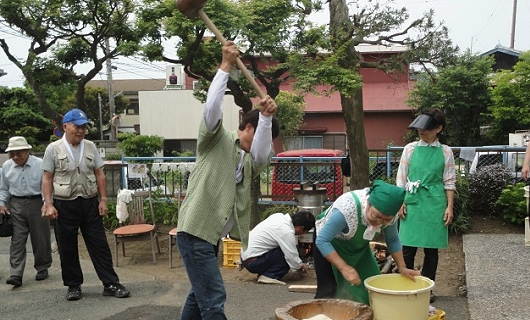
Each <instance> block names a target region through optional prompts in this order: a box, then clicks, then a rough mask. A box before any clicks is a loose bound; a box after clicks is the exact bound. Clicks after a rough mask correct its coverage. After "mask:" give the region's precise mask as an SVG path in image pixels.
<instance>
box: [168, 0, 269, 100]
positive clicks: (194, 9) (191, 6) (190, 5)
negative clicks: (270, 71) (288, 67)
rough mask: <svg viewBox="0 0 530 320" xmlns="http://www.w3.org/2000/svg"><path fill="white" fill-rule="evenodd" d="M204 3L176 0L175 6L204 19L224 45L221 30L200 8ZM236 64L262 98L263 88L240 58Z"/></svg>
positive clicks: (224, 40)
mask: <svg viewBox="0 0 530 320" xmlns="http://www.w3.org/2000/svg"><path fill="white" fill-rule="evenodd" d="M205 4H206V0H177V8H178V9H179V11H180V12H182V14H184V15H185V16H186V17H188V18H190V19H192V18H195V17H197V16H198V17H199V18H201V19H202V21H204V23H205V24H206V26H207V27H208V29H210V30H211V31H212V32H213V34H214V35H215V37H216V38H217V40H218V41H219V42H221V44H222V45H225V44H226V42H227V41H226V39H225V38H224V37H223V35H222V34H221V32H219V30H218V29H217V27H216V26H215V25H214V24H213V22H212V20H210V18H208V16H207V15H206V13H205V12H204V10H202V8H203V7H204V5H205ZM236 65H237V67H238V68H239V70H241V72H243V75H244V76H245V78H247V80H248V82H249V83H250V85H251V86H252V88H254V90H255V91H256V93H257V94H258V96H259V97H260V98H264V97H265V93H264V92H263V90H261V87H260V86H259V85H258V83H257V82H256V80H254V77H252V75H251V74H250V72H249V71H248V69H247V67H246V66H245V65H244V64H243V62H242V61H241V59H239V58H237V60H236Z"/></svg>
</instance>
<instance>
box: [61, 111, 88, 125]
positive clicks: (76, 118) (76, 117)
mask: <svg viewBox="0 0 530 320" xmlns="http://www.w3.org/2000/svg"><path fill="white" fill-rule="evenodd" d="M68 122H73V123H74V124H76V125H78V126H82V125H84V124H87V123H88V117H87V116H86V114H85V113H84V112H83V111H81V110H79V109H72V110H70V111H68V112H67V113H66V114H65V115H64V117H63V123H68Z"/></svg>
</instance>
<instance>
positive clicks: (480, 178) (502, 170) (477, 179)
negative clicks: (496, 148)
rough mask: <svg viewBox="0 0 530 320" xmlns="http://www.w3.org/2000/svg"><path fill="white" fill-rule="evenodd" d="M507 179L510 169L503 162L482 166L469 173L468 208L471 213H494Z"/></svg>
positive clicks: (492, 214)
mask: <svg viewBox="0 0 530 320" xmlns="http://www.w3.org/2000/svg"><path fill="white" fill-rule="evenodd" d="M508 179H510V170H509V169H508V168H506V167H505V166H504V165H503V164H494V165H490V166H484V167H481V168H479V169H477V171H476V172H475V173H473V174H470V175H469V210H470V211H471V213H472V214H476V215H488V216H494V215H496V214H497V210H496V202H497V199H498V198H499V195H500V194H501V192H502V190H503V189H504V187H505V186H506V183H507V181H508Z"/></svg>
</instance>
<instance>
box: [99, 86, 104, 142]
mask: <svg viewBox="0 0 530 320" xmlns="http://www.w3.org/2000/svg"><path fill="white" fill-rule="evenodd" d="M98 102H99V139H100V140H103V113H102V112H101V93H99V92H98Z"/></svg>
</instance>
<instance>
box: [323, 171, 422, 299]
mask: <svg viewBox="0 0 530 320" xmlns="http://www.w3.org/2000/svg"><path fill="white" fill-rule="evenodd" d="M404 198H405V190H404V189H402V188H399V187H397V186H394V185H391V184H388V183H386V182H384V181H381V180H376V181H374V183H373V185H372V187H371V188H365V189H361V190H355V191H351V192H347V193H345V194H343V195H341V196H340V197H339V198H338V199H337V200H335V202H334V203H333V204H332V205H331V206H330V207H329V208H328V209H327V210H325V211H324V212H322V213H321V214H320V215H319V216H318V217H317V222H316V241H315V244H316V247H317V248H316V249H315V250H314V251H313V254H314V258H315V272H316V276H317V293H316V296H315V298H341V299H348V300H353V301H357V302H361V303H364V304H369V303H370V302H369V299H368V291H367V290H366V288H365V287H364V280H365V279H367V278H369V277H371V276H374V275H378V274H380V273H381V272H380V270H379V266H378V264H377V263H376V261H375V258H374V255H373V253H372V250H371V249H370V241H371V240H373V239H374V238H375V236H376V235H377V234H379V233H382V234H383V235H384V238H385V242H386V244H387V246H388V251H389V252H390V254H391V255H392V258H393V259H394V261H395V263H396V265H397V266H398V269H399V272H400V273H401V274H402V275H404V276H406V277H408V278H410V279H411V281H413V280H414V276H418V275H420V272H419V271H417V270H412V269H408V268H407V267H406V265H405V261H404V260H403V253H402V251H401V242H400V240H399V236H398V231H397V224H396V221H397V219H398V218H397V214H398V211H399V209H400V208H401V205H402V204H403V199H404Z"/></svg>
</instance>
